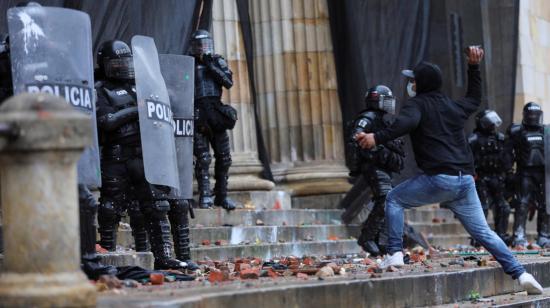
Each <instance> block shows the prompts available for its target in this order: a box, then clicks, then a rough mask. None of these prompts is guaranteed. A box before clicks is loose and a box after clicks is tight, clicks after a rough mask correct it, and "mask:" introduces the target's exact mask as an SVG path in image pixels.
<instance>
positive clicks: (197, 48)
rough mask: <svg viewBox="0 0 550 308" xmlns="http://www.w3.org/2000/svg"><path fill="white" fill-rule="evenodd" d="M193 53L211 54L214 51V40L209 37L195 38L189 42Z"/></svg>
mask: <svg viewBox="0 0 550 308" xmlns="http://www.w3.org/2000/svg"><path fill="white" fill-rule="evenodd" d="M191 53H192V54H193V55H211V54H213V53H214V41H213V40H212V39H211V38H209V37H205V38H196V39H194V40H193V42H192V44H191Z"/></svg>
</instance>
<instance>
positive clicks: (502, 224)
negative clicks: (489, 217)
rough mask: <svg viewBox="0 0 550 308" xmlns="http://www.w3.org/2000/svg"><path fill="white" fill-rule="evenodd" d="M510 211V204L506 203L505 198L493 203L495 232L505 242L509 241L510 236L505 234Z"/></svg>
mask: <svg viewBox="0 0 550 308" xmlns="http://www.w3.org/2000/svg"><path fill="white" fill-rule="evenodd" d="M510 212H511V209H510V205H509V204H508V202H506V200H504V199H502V200H500V201H499V203H498V204H495V209H494V214H495V232H496V233H497V234H498V236H499V237H500V238H501V239H502V240H503V241H505V242H509V241H510V239H509V237H510V236H509V235H508V234H507V232H508V224H509V223H508V221H509V219H510Z"/></svg>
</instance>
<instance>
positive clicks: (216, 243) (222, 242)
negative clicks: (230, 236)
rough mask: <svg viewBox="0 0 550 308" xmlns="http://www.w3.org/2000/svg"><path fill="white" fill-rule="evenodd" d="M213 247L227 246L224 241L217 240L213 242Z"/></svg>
mask: <svg viewBox="0 0 550 308" xmlns="http://www.w3.org/2000/svg"><path fill="white" fill-rule="evenodd" d="M214 245H216V246H225V245H227V241H226V240H217V241H216V242H214Z"/></svg>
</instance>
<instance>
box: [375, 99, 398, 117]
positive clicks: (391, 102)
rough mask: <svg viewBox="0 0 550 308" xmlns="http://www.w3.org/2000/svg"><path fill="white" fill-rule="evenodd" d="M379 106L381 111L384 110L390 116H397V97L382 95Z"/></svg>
mask: <svg viewBox="0 0 550 308" xmlns="http://www.w3.org/2000/svg"><path fill="white" fill-rule="evenodd" d="M378 106H379V108H380V110H383V111H385V112H387V113H389V114H395V97H393V96H391V95H380V97H379V99H378Z"/></svg>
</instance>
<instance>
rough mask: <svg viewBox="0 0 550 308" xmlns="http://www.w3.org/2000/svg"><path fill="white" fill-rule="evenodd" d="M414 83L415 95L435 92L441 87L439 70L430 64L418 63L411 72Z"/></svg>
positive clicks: (441, 78) (441, 79)
mask: <svg viewBox="0 0 550 308" xmlns="http://www.w3.org/2000/svg"><path fill="white" fill-rule="evenodd" d="M413 72H414V80H415V81H416V93H418V94H420V93H426V92H431V91H437V90H439V89H441V86H442V85H443V77H442V74H441V69H440V68H439V66H437V65H436V64H433V63H430V62H426V61H424V62H420V63H419V64H418V65H417V66H416V67H415V68H414V70H413Z"/></svg>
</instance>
